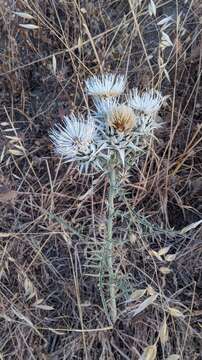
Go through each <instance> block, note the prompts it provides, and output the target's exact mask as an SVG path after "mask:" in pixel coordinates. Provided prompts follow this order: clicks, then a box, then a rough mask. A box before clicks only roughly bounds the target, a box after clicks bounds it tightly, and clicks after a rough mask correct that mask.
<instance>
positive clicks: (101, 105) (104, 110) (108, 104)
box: [94, 97, 118, 120]
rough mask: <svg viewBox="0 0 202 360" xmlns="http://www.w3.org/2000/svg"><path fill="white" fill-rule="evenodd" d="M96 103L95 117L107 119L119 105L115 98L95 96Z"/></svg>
mask: <svg viewBox="0 0 202 360" xmlns="http://www.w3.org/2000/svg"><path fill="white" fill-rule="evenodd" d="M94 104H95V107H96V111H95V112H94V114H95V117H96V118H98V119H102V120H103V119H105V120H106V119H107V116H108V114H109V113H110V112H111V111H113V110H114V109H115V108H116V107H117V106H118V101H117V99H115V98H106V99H102V98H98V97H96V98H94Z"/></svg>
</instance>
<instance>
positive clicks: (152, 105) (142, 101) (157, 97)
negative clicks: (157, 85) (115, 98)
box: [128, 89, 164, 115]
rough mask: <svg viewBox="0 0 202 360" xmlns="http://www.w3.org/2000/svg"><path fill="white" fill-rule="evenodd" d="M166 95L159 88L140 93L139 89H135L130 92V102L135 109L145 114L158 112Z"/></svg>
mask: <svg viewBox="0 0 202 360" xmlns="http://www.w3.org/2000/svg"><path fill="white" fill-rule="evenodd" d="M163 100H164V97H163V96H162V95H161V93H160V92H159V91H157V90H148V91H145V92H143V93H142V94H140V93H139V92H138V89H133V90H132V91H131V93H130V96H129V100H128V104H129V105H130V106H131V107H132V108H133V109H135V110H137V111H139V112H142V113H144V114H149V115H150V114H156V113H157V112H158V111H159V109H160V107H161V105H162V103H163Z"/></svg>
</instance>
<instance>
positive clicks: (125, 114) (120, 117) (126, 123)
mask: <svg viewBox="0 0 202 360" xmlns="http://www.w3.org/2000/svg"><path fill="white" fill-rule="evenodd" d="M108 124H109V126H111V127H113V128H114V129H115V130H116V131H118V132H119V133H129V132H130V131H131V130H132V129H133V128H134V127H135V125H136V120H135V114H134V111H133V110H132V109H131V108H130V107H129V106H126V105H119V106H117V107H116V108H114V109H113V110H112V111H111V112H110V113H109V115H108Z"/></svg>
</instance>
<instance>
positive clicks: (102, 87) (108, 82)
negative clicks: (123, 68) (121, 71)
mask: <svg viewBox="0 0 202 360" xmlns="http://www.w3.org/2000/svg"><path fill="white" fill-rule="evenodd" d="M85 83H86V90H87V93H88V94H89V95H92V96H100V97H113V96H114V97H115V96H119V95H120V94H122V92H123V91H124V89H125V85H126V80H125V77H124V76H122V75H117V76H116V75H114V74H105V75H101V76H92V77H90V78H89V79H87V80H86V82H85Z"/></svg>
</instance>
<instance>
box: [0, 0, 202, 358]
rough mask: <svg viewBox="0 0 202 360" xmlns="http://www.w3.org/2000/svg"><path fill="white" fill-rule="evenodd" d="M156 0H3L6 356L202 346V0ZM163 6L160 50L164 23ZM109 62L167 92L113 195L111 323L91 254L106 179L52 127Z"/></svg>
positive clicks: (0, 294) (194, 351) (0, 287)
mask: <svg viewBox="0 0 202 360" xmlns="http://www.w3.org/2000/svg"><path fill="white" fill-rule="evenodd" d="M148 3H149V2H148V1H146V0H142V1H137V0H136V1H135V0H133V1H132V0H130V1H129V0H128V1H125V0H120V1H112V0H109V1H104V0H100V1H99V0H92V1H91V0H86V1H77V0H73V1H70V0H30V1H26V0H22V1H20V0H19V1H15V0H7V1H4V0H0V12H1V38H0V72H1V85H0V101H1V107H0V126H1V127H0V132H1V134H0V160H1V169H0V184H1V187H0V214H1V217H0V227H1V229H0V238H1V240H0V275H1V283H0V322H1V327H0V333H1V338H0V358H1V359H6V360H7V359H23V360H28V359H40V360H41V359H51V360H53V359H54V360H55V359H58V360H59V359H89V360H94V359H102V360H107V359H131V360H136V359H139V358H140V356H141V354H142V353H143V352H144V350H145V348H147V347H148V346H150V345H154V344H156V346H157V355H156V356H155V355H154V354H153V355H151V352H152V349H153V351H154V348H149V349H147V351H148V352H149V354H147V355H144V357H143V358H144V359H147V360H151V359H155V358H156V359H159V360H161V359H167V358H168V359H170V360H171V359H173V360H175V359H181V360H184V359H186V360H192V359H193V360H201V359H202V352H201V346H200V345H201V336H202V335H201V328H202V307H201V300H200V298H201V294H202V276H201V269H202V253H201V248H202V241H201V227H200V223H199V221H200V220H201V210H202V207H201V199H202V166H201V155H202V151H201V135H202V132H201V118H200V106H201V90H202V88H201V83H200V71H201V53H200V45H201V34H200V24H201V23H202V6H201V3H200V0H193V1H190V0H187V1H185V0H184V1H183V0H182V1H174V0H168V1H162V0H156V1H155V0H154V3H155V4H156V14H153V15H152V16H151V15H150V14H149V11H148ZM154 10H155V9H154ZM16 12H17V13H16ZM19 12H23V13H25V14H21V13H19ZM169 16H172V21H171V24H170V26H169V27H168V28H167V29H166V30H165V32H166V34H168V35H169V37H170V39H171V42H172V44H171V45H172V46H169V47H167V48H166V49H165V51H164V52H162V50H159V43H160V42H161V33H160V28H161V26H160V25H159V24H158V23H159V21H161V20H163V19H165V18H166V17H169ZM22 24H23V25H25V26H26V27H23V26H22ZM26 24H31V28H30V25H28V27H27V25H26ZM33 25H34V27H33ZM160 56H161V58H162V60H161V63H160ZM160 65H161V67H160ZM164 65H165V68H166V71H167V72H165V71H163V66H164ZM103 71H115V72H121V73H127V76H128V79H129V86H130V87H132V86H139V87H140V88H145V87H149V86H151V85H155V86H157V87H158V88H160V89H161V90H162V92H163V94H164V95H169V99H168V102H167V106H165V107H164V108H163V109H162V111H161V114H160V116H161V120H162V122H163V125H162V127H161V129H160V130H158V133H157V134H156V135H157V138H158V141H155V142H154V143H153V144H152V146H151V149H150V151H149V153H148V154H147V156H145V157H144V158H142V159H141V162H140V163H139V164H138V166H137V167H136V168H134V169H133V171H132V173H131V176H130V177H129V178H127V179H125V182H124V189H125V191H124V194H125V196H121V195H120V198H117V199H116V208H117V210H119V211H117V216H116V220H115V230H114V237H115V238H116V241H117V246H116V248H115V254H114V258H115V262H116V268H117V282H118V289H119V290H118V292H117V302H118V309H119V319H118V320H117V322H116V324H115V325H114V327H113V328H112V326H111V324H110V322H109V321H108V318H107V316H106V314H105V312H104V310H103V305H102V302H101V299H100V292H99V289H98V277H97V275H98V271H97V268H93V267H90V265H91V264H92V255H93V254H94V252H93V251H96V254H97V255H99V249H100V244H101V243H102V240H103V238H104V234H105V225H106V200H105V199H106V195H107V190H108V184H107V180H106V179H103V178H100V176H99V175H98V176H96V181H94V182H92V181H93V179H92V177H91V176H81V175H79V173H78V172H77V170H75V168H74V166H72V165H70V166H67V165H63V164H61V162H60V160H59V159H58V158H57V157H56V156H55V155H54V153H53V149H52V145H51V143H50V139H49V136H48V130H49V129H50V127H51V126H52V125H53V124H55V123H56V122H58V121H60V120H61V118H62V117H63V115H64V114H69V113H70V112H71V111H76V112H82V111H83V109H84V110H85V108H86V107H87V102H86V98H85V94H84V87H83V85H84V80H85V79H86V77H87V76H89V75H90V74H92V73H93V74H94V73H100V72H103ZM123 181H124V179H123ZM89 189H91V190H90V191H89ZM190 224H195V225H192V226H191V227H190V228H186V226H188V225H190ZM182 230H183V231H182ZM167 247H168V248H167ZM165 248H166V250H167V251H168V252H167V254H163V252H166V250H165ZM162 249H164V250H162ZM159 251H160V252H159ZM168 254H169V256H168ZM162 268H163V269H162ZM137 290H142V291H139V292H137ZM157 293H158V294H159V295H158V297H157V298H156V299H155V295H156V294H157ZM148 298H149V299H150V300H149V303H150V305H149V304H148V306H146V304H147V303H146V304H145V302H144V301H145V300H147V299H148ZM128 300H131V301H128ZM139 306H142V308H141V309H140V308H139ZM170 308H171V310H170ZM172 308H174V310H173V309H172ZM137 309H139V310H142V311H140V312H139V313H137ZM135 311H136V314H135ZM162 324H164V328H163V329H162ZM166 327H167V329H166ZM166 330H167V331H166ZM167 332H168V334H167ZM160 335H161V336H160ZM167 335H168V336H167ZM159 336H160V338H159ZM172 354H176V355H178V356H176V357H170V358H169V356H170V355H172Z"/></svg>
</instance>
